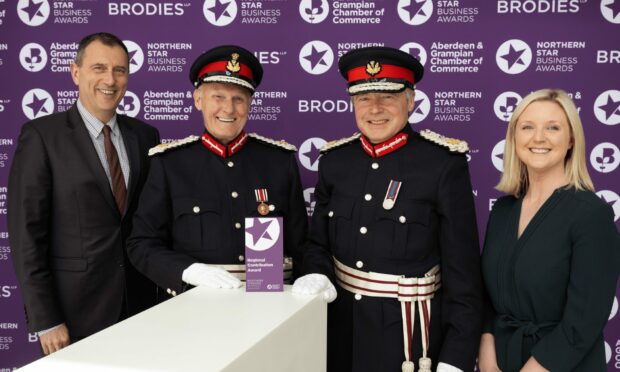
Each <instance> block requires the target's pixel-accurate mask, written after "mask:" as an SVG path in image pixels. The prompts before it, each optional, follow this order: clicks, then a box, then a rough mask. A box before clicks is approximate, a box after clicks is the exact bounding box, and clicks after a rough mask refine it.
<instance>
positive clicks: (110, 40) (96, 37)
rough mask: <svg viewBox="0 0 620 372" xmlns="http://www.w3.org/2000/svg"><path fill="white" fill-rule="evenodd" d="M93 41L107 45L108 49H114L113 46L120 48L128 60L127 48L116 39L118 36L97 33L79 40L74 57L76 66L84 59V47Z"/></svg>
mask: <svg viewBox="0 0 620 372" xmlns="http://www.w3.org/2000/svg"><path fill="white" fill-rule="evenodd" d="M94 41H99V42H100V43H102V44H103V45H107V46H109V47H114V46H119V47H121V48H122V49H123V50H124V51H125V54H126V55H127V60H129V51H128V50H127V47H126V46H125V44H123V41H122V40H121V39H119V38H118V36H116V35H113V34H111V33H109V32H97V33H94V34H90V35H88V36H86V37H84V38H83V39H82V40H80V43H79V44H78V50H77V54H76V55H75V64H76V65H78V66H81V65H82V60H83V59H84V51H85V50H86V47H87V46H89V45H90V43H92V42H94Z"/></svg>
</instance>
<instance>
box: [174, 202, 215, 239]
mask: <svg viewBox="0 0 620 372" xmlns="http://www.w3.org/2000/svg"><path fill="white" fill-rule="evenodd" d="M172 210H173V213H174V228H173V236H174V240H175V243H176V244H175V247H176V248H177V249H179V250H187V251H196V250H215V249H218V248H219V246H220V241H219V238H218V237H219V235H220V234H221V229H222V228H223V226H222V221H221V219H222V218H221V215H222V207H221V202H220V200H219V199H203V198H177V199H173V200H172Z"/></svg>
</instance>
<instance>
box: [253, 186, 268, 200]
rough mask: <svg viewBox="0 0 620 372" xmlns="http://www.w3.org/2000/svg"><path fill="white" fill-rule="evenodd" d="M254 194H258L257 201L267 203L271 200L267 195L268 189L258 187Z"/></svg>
mask: <svg viewBox="0 0 620 372" xmlns="http://www.w3.org/2000/svg"><path fill="white" fill-rule="evenodd" d="M254 194H255V195H256V202H257V203H266V202H267V200H269V196H268V195H267V189H256V190H254Z"/></svg>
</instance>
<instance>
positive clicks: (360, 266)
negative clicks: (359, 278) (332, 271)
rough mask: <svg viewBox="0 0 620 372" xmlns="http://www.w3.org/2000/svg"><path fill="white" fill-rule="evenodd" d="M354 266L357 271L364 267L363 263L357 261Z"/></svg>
mask: <svg viewBox="0 0 620 372" xmlns="http://www.w3.org/2000/svg"><path fill="white" fill-rule="evenodd" d="M355 266H356V267H357V268H358V269H361V268H362V267H364V263H363V262H362V261H357V262H356V263H355Z"/></svg>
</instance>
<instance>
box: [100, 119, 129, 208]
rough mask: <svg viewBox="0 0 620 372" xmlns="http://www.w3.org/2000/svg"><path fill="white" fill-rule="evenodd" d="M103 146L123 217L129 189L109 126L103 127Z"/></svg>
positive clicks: (113, 188) (117, 203)
mask: <svg viewBox="0 0 620 372" xmlns="http://www.w3.org/2000/svg"><path fill="white" fill-rule="evenodd" d="M103 146H104V147H105V157H106V159H107V160H108V167H109V169H110V177H112V193H113V194H114V200H116V206H117V207H118V210H119V211H120V212H121V215H123V214H124V213H125V197H126V195H127V187H126V186H125V178H124V177H123V171H122V170H121V163H120V162H119V160H118V153H117V152H116V148H115V147H114V144H112V139H111V138H110V127H109V126H108V125H104V126H103Z"/></svg>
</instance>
